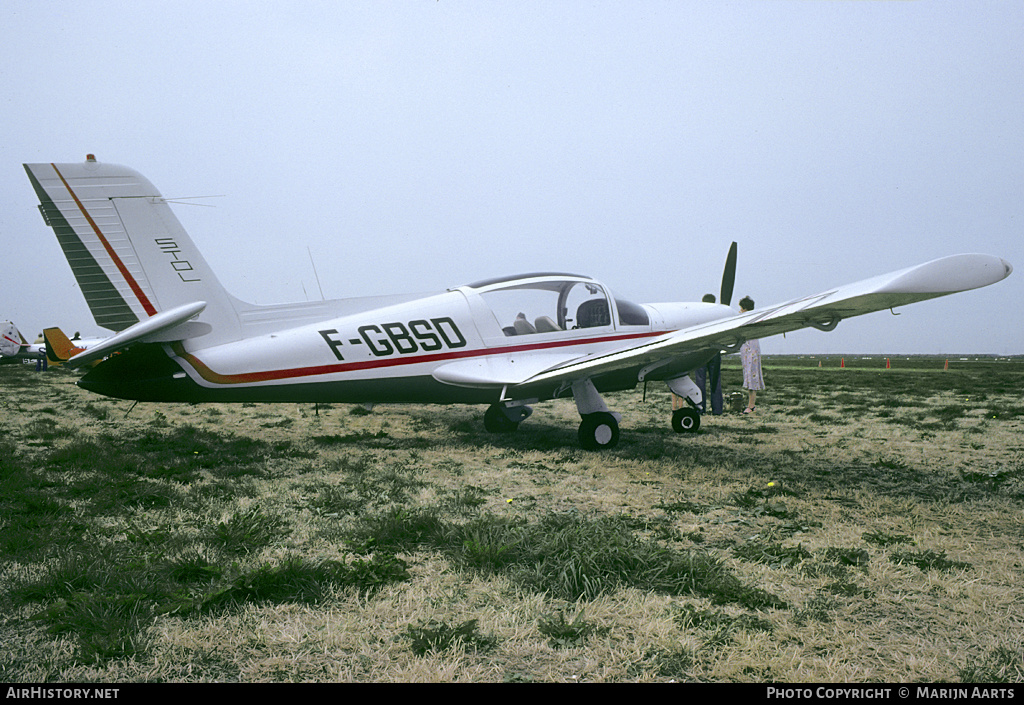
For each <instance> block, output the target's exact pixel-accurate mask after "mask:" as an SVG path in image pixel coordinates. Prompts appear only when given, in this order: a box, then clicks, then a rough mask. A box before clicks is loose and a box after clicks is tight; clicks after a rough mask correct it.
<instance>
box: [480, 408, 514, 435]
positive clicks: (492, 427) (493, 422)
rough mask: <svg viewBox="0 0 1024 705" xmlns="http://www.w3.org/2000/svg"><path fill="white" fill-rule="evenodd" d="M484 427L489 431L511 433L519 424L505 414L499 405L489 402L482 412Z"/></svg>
mask: <svg viewBox="0 0 1024 705" xmlns="http://www.w3.org/2000/svg"><path fill="white" fill-rule="evenodd" d="M484 428H485V429H487V430H488V431H489V432H490V433H512V432H514V431H515V430H516V429H517V428H519V424H518V423H516V422H515V421H513V420H512V419H510V418H509V417H508V416H506V415H505V411H504V409H502V408H501V407H500V406H499V405H497V404H491V405H490V406H489V407H487V411H485V412H484Z"/></svg>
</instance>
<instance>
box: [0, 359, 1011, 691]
mask: <svg viewBox="0 0 1024 705" xmlns="http://www.w3.org/2000/svg"><path fill="white" fill-rule="evenodd" d="M881 360H882V362H883V364H884V358H881ZM878 361H879V358H876V359H874V360H871V361H864V360H859V361H858V360H855V359H853V358H848V359H847V367H846V368H844V369H839V368H838V367H836V366H831V367H827V366H823V367H822V368H820V369H819V368H817V366H816V364H802V361H796V360H791V359H787V360H777V359H770V360H769V361H768V362H767V364H766V377H767V381H768V385H769V388H768V390H766V391H765V392H764V393H763V394H762V395H760V396H759V398H758V408H759V411H758V415H757V416H756V417H755V418H747V417H741V416H739V415H732V416H724V417H707V418H706V421H705V423H704V425H703V427H702V430H701V433H698V434H695V435H693V436H684V435H676V434H674V433H672V432H671V430H670V429H669V427H668V417H669V414H668V403H667V401H668V400H667V399H666V398H665V397H664V396H661V397H659V396H657V395H654V394H653V393H649V397H648V400H647V401H646V402H644V401H642V397H641V391H640V390H637V391H635V392H626V393H623V394H620V395H613V396H611V397H609V402H610V404H611V405H612V406H613V408H617V409H620V410H621V411H622V412H623V414H624V422H623V429H622V440H621V442H620V445H619V446H618V447H617V448H616V449H615V450H613V451H611V452H608V453H587V452H583V451H580V450H579V449H578V448H577V447H576V446H575V440H574V439H575V426H576V424H577V423H578V417H576V415H575V410H574V408H573V407H572V404H571V402H566V403H562V402H556V403H552V404H549V405H539V406H538V411H537V413H535V415H534V417H533V418H531V419H530V420H529V421H527V422H526V423H524V424H523V426H522V428H521V429H520V430H519V431H518V432H517V433H516V434H510V435H501V436H494V435H491V434H487V433H486V432H484V431H483V429H482V424H481V422H480V413H481V411H482V410H481V409H478V408H474V407H468V408H467V407H445V408H439V409H419V408H414V407H385V408H377V409H374V411H373V412H369V413H367V412H366V410H365V409H363V408H362V407H352V408H350V407H343V406H337V407H333V408H332V407H331V406H329V405H322V406H320V407H319V408H313V407H306V406H296V405H268V406H259V405H237V406H231V405H212V406H208V407H192V406H189V405H140V406H139V407H137V408H135V409H132V410H131V412H130V413H128V412H129V406H130V405H129V404H126V403H123V402H115V401H112V400H107V399H103V398H99V397H95V396H90V395H87V394H85V393H84V392H81V391H80V390H78V389H77V388H75V387H74V386H73V381H74V376H73V375H71V374H69V373H67V372H66V371H61V370H55V371H52V373H47V374H46V375H42V374H38V375H37V374H35V373H34V372H33V371H31V370H24V369H20V368H19V367H16V366H9V367H5V368H2V369H0V380H2V382H3V383H4V385H5V389H17V390H19V391H18V394H17V395H16V396H15V397H14V398H15V399H16V400H17V401H15V402H12V403H11V404H10V407H9V408H8V409H7V411H8V412H9V413H7V414H6V415H5V416H4V417H3V418H2V419H0V614H3V615H4V616H3V617H2V620H3V621H2V623H0V630H2V633H4V634H5V637H4V639H5V648H4V649H0V675H2V679H3V680H4V681H6V682H19V681H32V682H40V681H46V680H55V681H62V682H69V681H76V682H86V681H90V680H96V681H109V680H147V679H152V680H169V681H174V680H199V681H205V680H271V681H273V680H280V681H286V680H378V681H385V680H387V681H401V680H504V681H511V682H540V681H554V680H606V681H615V680H619V681H623V680H640V681H658V680H672V679H674V680H700V681H713V680H733V681H757V680H778V681H785V682H799V681H803V680H818V681H823V682H839V681H851V680H852V681H864V680H885V681H930V680H931V681H953V680H963V681H971V680H983V681H987V682H1019V681H1020V680H1021V678H1022V674H1021V671H1020V667H1019V664H1020V657H1021V653H1022V642H1021V639H1020V637H1019V634H1020V633H1021V630H1020V629H1019V627H1020V625H1021V624H1024V612H1022V611H1021V607H1020V605H1021V604H1024V594H1022V592H1021V590H1022V588H1021V585H1020V581H1019V580H1018V578H1019V567H1020V565H1021V561H1022V560H1024V555H1022V554H1021V546H1020V542H1019V526H1018V524H1019V522H1018V520H1017V518H1018V517H1019V516H1020V512H1021V509H1022V508H1024V442H1021V441H1020V438H1022V437H1024V435H1022V434H1021V430H1022V429H1021V416H1022V414H1021V413H1020V410H1021V408H1024V407H1022V405H1021V403H1020V397H1019V380H1020V375H1021V372H1022V371H1024V365H1021V363H1020V362H1019V361H1017V362H1002V361H999V362H997V361H991V360H983V361H977V362H976V363H974V365H973V366H972V365H969V364H967V363H966V362H961V361H956V362H955V363H953V362H951V369H950V370H948V371H944V370H942V363H943V362H944V360H941V359H939V360H936V359H921V360H916V361H915V362H917V363H918V364H919V365H922V366H921V367H919V368H917V369H910V368H907V367H905V366H904V365H905V364H906V361H902V360H901V361H899V364H897V361H896V360H895V359H894V360H893V369H891V370H884V368H883V369H879V368H878ZM798 362H800V363H801V364H797V363H798ZM737 377H738V369H737V368H735V367H734V366H733V365H732V364H731V363H729V362H727V364H726V370H725V380H726V387H727V389H734V388H735V387H736V386H737V385H738V381H737ZM353 409H359V411H358V412H356V411H354V410H353ZM951 614H955V615H958V619H957V620H954V621H953V622H950V619H949V616H950V615H951ZM885 625H890V627H886V626H885ZM892 625H898V628H892ZM944 625H948V626H944ZM903 654H913V655H914V658H913V659H911V658H907V657H904V656H903ZM950 654H954V655H955V656H954V657H952V658H951V657H950V656H949V655H950Z"/></svg>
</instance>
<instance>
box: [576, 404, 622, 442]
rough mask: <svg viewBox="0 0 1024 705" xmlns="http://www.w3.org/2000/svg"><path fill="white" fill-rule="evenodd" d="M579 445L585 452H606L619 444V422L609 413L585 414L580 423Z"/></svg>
mask: <svg viewBox="0 0 1024 705" xmlns="http://www.w3.org/2000/svg"><path fill="white" fill-rule="evenodd" d="M579 439H580V445H581V446H582V447H583V448H584V449H586V450H606V449H608V448H614V447H615V446H616V445H617V444H618V442H619V422H618V421H616V420H615V417H614V416H612V415H611V414H609V413H606V412H603V411H600V412H597V413H593V414H587V415H586V416H584V417H583V420H582V421H581V422H580V431H579Z"/></svg>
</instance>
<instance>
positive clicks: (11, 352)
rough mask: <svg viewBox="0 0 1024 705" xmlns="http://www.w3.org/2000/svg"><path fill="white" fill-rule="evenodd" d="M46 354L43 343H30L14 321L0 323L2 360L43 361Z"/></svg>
mask: <svg viewBox="0 0 1024 705" xmlns="http://www.w3.org/2000/svg"><path fill="white" fill-rule="evenodd" d="M45 354H46V352H45V350H44V349H43V345H42V343H30V342H28V341H27V340H25V336H23V335H22V334H21V331H19V330H18V327H17V326H16V325H14V323H13V322H12V321H0V358H12V359H17V360H41V359H42V357H43V355H45Z"/></svg>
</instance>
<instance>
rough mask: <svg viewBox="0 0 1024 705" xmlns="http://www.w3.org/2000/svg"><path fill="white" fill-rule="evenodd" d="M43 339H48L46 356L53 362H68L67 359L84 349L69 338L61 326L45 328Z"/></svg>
mask: <svg viewBox="0 0 1024 705" xmlns="http://www.w3.org/2000/svg"><path fill="white" fill-rule="evenodd" d="M43 340H45V341H46V358H47V359H48V360H49V361H50V362H51V363H54V364H56V363H60V362H67V359H68V358H69V357H71V356H72V355H74V354H75V353H79V352H81V351H82V348H78V347H75V344H74V343H72V342H71V340H69V339H68V337H67V336H66V335H65V334H64V331H62V330H61V329H60V328H45V329H43Z"/></svg>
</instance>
